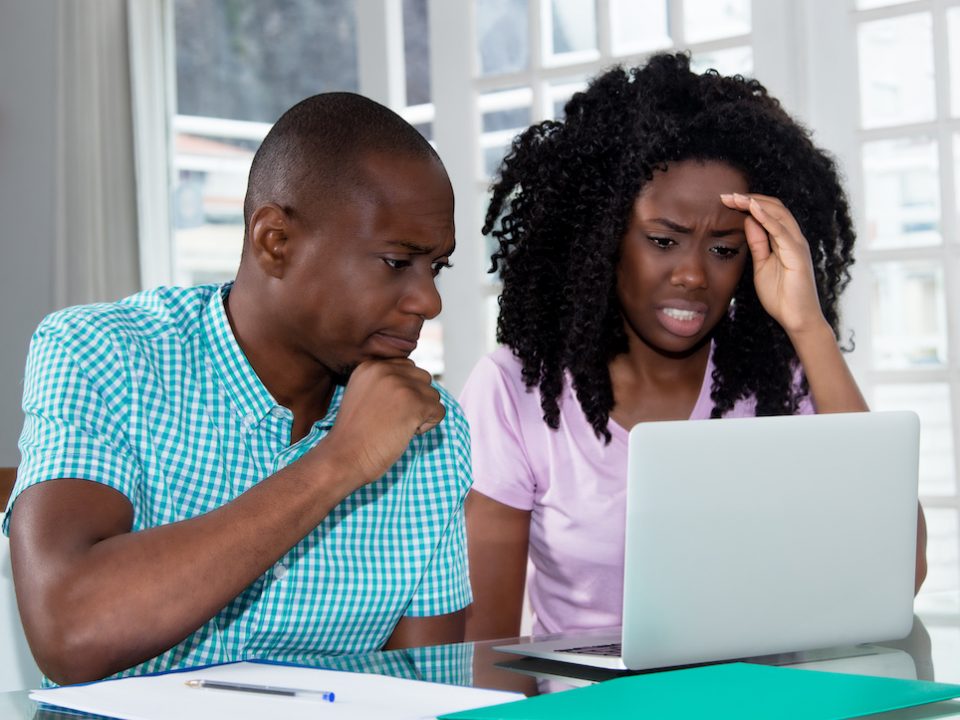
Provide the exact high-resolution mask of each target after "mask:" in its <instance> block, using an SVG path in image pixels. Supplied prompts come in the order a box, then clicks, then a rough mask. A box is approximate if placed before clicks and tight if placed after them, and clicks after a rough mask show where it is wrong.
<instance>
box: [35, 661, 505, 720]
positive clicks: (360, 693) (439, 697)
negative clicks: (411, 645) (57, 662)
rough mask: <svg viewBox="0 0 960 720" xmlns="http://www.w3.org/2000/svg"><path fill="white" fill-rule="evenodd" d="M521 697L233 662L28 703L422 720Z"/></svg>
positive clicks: (313, 719) (116, 712) (234, 717)
mask: <svg viewBox="0 0 960 720" xmlns="http://www.w3.org/2000/svg"><path fill="white" fill-rule="evenodd" d="M188 680H214V681H221V682H230V683H246V684H252V685H264V686H279V687H284V688H299V689H305V690H326V691H332V692H334V693H335V695H336V697H335V700H334V702H332V703H329V702H321V701H318V700H316V699H306V698H302V697H285V696H278V695H269V694H262V693H256V692H238V691H233V690H211V689H207V688H193V687H189V686H188V685H187V684H186V683H187V681H188ZM521 697H523V696H522V695H520V694H519V693H508V692H500V691H496V690H479V689H476V688H468V687H458V686H455V685H441V684H438V683H428V682H421V681H418V680H405V679H401V678H393V677H387V676H383V675H371V674H366V673H349V672H336V671H333V670H319V669H316V668H305V667H291V666H285V665H268V664H263V663H246V662H244V663H233V664H230V665H218V666H214V667H209V668H206V669H203V670H190V671H186V672H174V673H167V674H164V675H150V676H141V677H130V678H122V679H120V680H106V681H104V682H99V683H92V684H89V685H74V686H67V687H62V688H52V689H50V690H36V691H34V692H31V693H30V698H31V699H33V700H36V701H38V702H41V703H46V704H48V705H55V706H57V707H62V708H69V709H71V710H80V711H82V712H87V713H93V714H95V715H106V716H108V717H113V718H120V719H121V720H169V718H177V719H178V720H191V718H197V720H213V719H214V718H230V719H231V720H246V719H247V718H249V719H250V720H262V719H263V718H283V719H284V720H300V719H301V718H302V719H303V720H307V719H309V720H317V718H318V717H322V718H324V720H328V719H329V720H337V719H338V718H344V719H346V718H351V719H353V718H364V719H365V718H369V719H370V720H374V719H375V720H384V719H390V718H395V719H396V720H422V718H433V717H436V716H437V715H442V714H444V713H450V712H456V711H458V710H466V709H468V708H476V707H482V706H485V705H493V704H498V703H504V702H509V701H511V700H516V699H517V698H521Z"/></svg>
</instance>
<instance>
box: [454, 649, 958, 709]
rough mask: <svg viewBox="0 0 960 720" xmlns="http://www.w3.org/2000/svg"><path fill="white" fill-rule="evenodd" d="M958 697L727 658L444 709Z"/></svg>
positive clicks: (856, 703)
mask: <svg viewBox="0 0 960 720" xmlns="http://www.w3.org/2000/svg"><path fill="white" fill-rule="evenodd" d="M956 697H960V685H946V684H943V683H933V682H921V681H918V680H899V679H894V678H883V677H869V676H865V675H845V674H840V673H831V672H821V671H819V670H798V669H795V668H788V667H771V666H767V665H751V664H748V663H728V664H724V665H708V666H704V667H696V668H687V669H685V670H671V671H667V672H657V673H648V674H645V675H632V676H629V677H622V678H617V679H615V680H607V681H606V682H601V683H598V684H596V685H591V686H589V687H583V688H577V689H575V690H567V691H564V692H558V693H552V694H550V695H537V696H535V697H531V698H527V699H525V700H519V701H517V702H511V703H505V704H502V705H491V706H489V707H485V708H478V709H476V710H467V711H465V712H458V713H453V714H450V715H442V716H441V718H440V720H540V719H541V718H552V719H553V720H563V718H577V719H578V720H583V719H584V718H598V719H600V718H617V719H618V720H619V719H620V718H631V717H637V718H640V717H642V718H661V717H669V718H681V719H682V718H700V719H702V718H712V719H717V720H719V719H721V718H738V719H739V720H744V719H745V718H771V717H775V718H778V719H781V720H782V719H786V718H803V720H826V719H827V718H851V717H859V716H861V715H869V714H871V713H878V712H885V711H888V710H897V709H899V708H905V707H911V706H913V705H923V704H925V703H932V702H938V701H941V700H950V699H952V698H956Z"/></svg>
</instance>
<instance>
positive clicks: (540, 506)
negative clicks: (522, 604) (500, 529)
mask: <svg viewBox="0 0 960 720" xmlns="http://www.w3.org/2000/svg"><path fill="white" fill-rule="evenodd" d="M521 367H522V366H521V364H520V361H519V360H518V359H517V358H516V357H515V356H514V355H513V352H512V351H511V350H510V349H509V348H506V347H501V348H499V349H498V350H496V351H494V352H493V353H491V354H490V355H488V356H486V357H485V358H483V359H482V360H481V361H480V362H479V363H478V364H477V366H476V367H475V368H474V370H473V372H472V373H471V375H470V378H469V379H468V380H467V384H466V386H465V387H464V389H463V393H462V395H461V397H460V402H461V404H462V405H463V410H464V413H465V414H466V417H467V420H468V421H469V423H470V434H471V438H472V447H473V476H474V483H473V489H474V490H476V491H478V492H480V493H482V494H483V495H486V496H487V497H490V498H492V499H494V500H496V501H498V502H501V503H503V504H505V505H509V506H511V507H515V508H519V509H521V510H530V511H531V516H530V565H529V568H528V574H527V593H528V595H529V600H530V608H531V610H532V611H533V632H534V633H535V634H542V633H553V632H560V631H565V630H579V629H588V628H600V627H612V626H615V625H620V624H621V617H622V609H623V608H622V606H623V538H624V523H625V505H626V485H625V478H626V471H627V430H625V429H624V428H622V427H621V426H620V425H618V424H617V423H616V422H614V421H613V420H611V421H610V424H609V426H608V427H609V430H610V433H611V435H612V436H613V438H612V440H611V442H610V444H609V445H607V444H604V442H603V440H602V439H599V438H597V436H596V435H594V432H593V428H592V427H591V426H590V423H589V422H588V421H587V419H586V416H584V414H583V411H582V409H581V408H580V403H579V402H578V401H577V398H576V396H575V395H574V394H573V390H572V388H571V387H570V383H569V382H568V383H567V384H566V385H565V387H564V391H563V394H562V396H561V397H560V401H559V402H560V427H559V428H558V429H557V430H551V429H550V428H549V427H548V426H547V424H546V423H545V422H544V421H543V411H542V410H541V408H540V393H539V390H537V389H536V388H534V389H533V390H532V391H530V390H527V388H526V386H525V385H524V384H523V378H522V376H521ZM712 372H713V362H712V360H711V361H710V362H708V363H707V368H706V373H705V375H704V382H703V384H702V386H701V389H700V396H699V397H698V398H697V402H696V404H695V405H694V408H693V412H691V413H690V419H691V420H699V419H708V418H709V417H710V412H711V410H712V409H713V402H712V401H711V400H710V376H711V373H712ZM755 406H756V401H755V399H753V398H750V399H748V400H743V401H740V402H738V403H737V405H736V406H735V407H734V408H733V410H731V411H730V412H728V413H727V415H726V417H749V416H752V415H754V414H755ZM800 412H801V413H812V412H813V407H812V405H811V404H810V402H809V401H806V400H805V401H804V403H803V404H802V406H801V408H800Z"/></svg>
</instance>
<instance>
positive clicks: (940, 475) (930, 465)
mask: <svg viewBox="0 0 960 720" xmlns="http://www.w3.org/2000/svg"><path fill="white" fill-rule="evenodd" d="M873 408H874V410H913V411H914V412H915V413H917V415H919V416H920V427H921V431H920V494H921V495H953V494H954V493H955V492H956V489H957V487H956V478H955V471H954V466H953V423H952V422H951V418H950V415H951V413H950V386H949V385H948V384H947V383H911V384H909V385H878V386H876V387H875V388H874V394H873Z"/></svg>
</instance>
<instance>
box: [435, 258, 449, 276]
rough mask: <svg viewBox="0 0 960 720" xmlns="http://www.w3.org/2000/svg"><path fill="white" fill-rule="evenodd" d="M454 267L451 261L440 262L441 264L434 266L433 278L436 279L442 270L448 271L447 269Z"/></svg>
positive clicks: (436, 263) (437, 263)
mask: <svg viewBox="0 0 960 720" xmlns="http://www.w3.org/2000/svg"><path fill="white" fill-rule="evenodd" d="M452 267H453V263H451V262H449V261H447V260H442V261H440V262H435V263H434V264H433V276H434V277H436V276H437V275H439V274H440V271H441V270H444V269H446V268H452Z"/></svg>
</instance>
